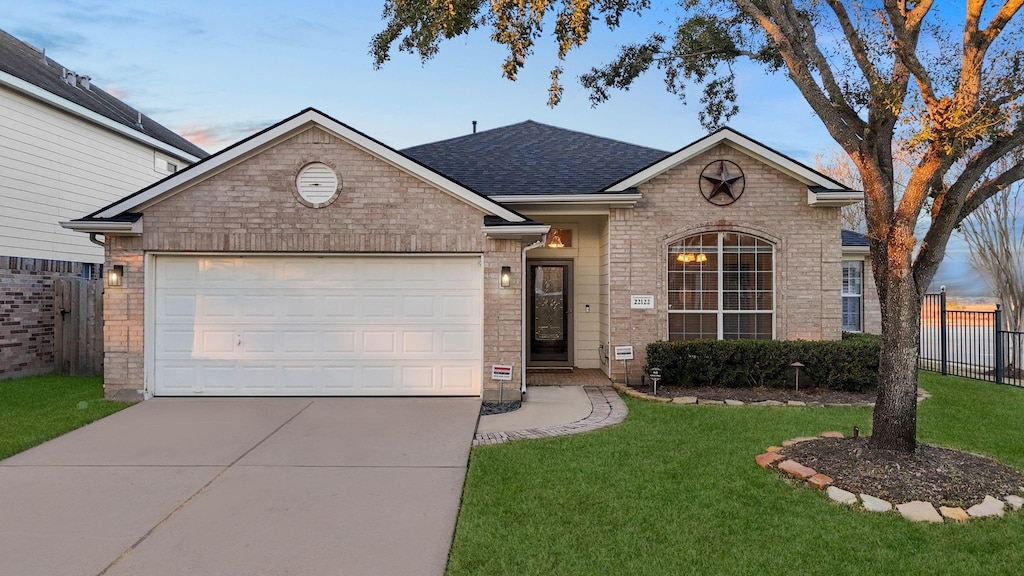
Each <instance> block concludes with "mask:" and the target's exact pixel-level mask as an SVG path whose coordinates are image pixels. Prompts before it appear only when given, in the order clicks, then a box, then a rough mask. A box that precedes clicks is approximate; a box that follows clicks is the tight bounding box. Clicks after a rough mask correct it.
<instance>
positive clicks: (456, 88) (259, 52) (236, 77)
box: [0, 0, 987, 296]
mask: <svg viewBox="0 0 1024 576" xmlns="http://www.w3.org/2000/svg"><path fill="white" fill-rule="evenodd" d="M652 4H654V8H653V9H652V10H650V11H648V12H647V13H645V14H644V15H643V16H637V15H630V16H628V17H626V18H625V19H624V21H623V26H622V27H620V28H618V29H616V30H615V31H608V30H607V29H606V28H604V27H603V25H595V27H594V32H593V33H592V35H591V38H590V40H589V41H588V43H587V44H586V45H585V46H584V47H583V48H581V49H578V50H574V51H573V52H572V53H570V55H569V57H568V59H567V61H566V62H565V63H564V64H563V67H564V69H565V71H564V72H563V74H562V79H563V84H564V86H565V91H564V93H563V100H562V103H561V104H560V105H558V106H557V107H555V108H549V107H548V106H547V87H548V84H549V82H550V80H549V77H548V74H549V72H550V70H551V67H552V66H553V65H554V64H555V63H556V62H557V59H556V57H555V47H554V43H553V42H552V41H550V38H549V37H546V38H544V39H542V40H541V41H539V42H538V46H537V49H536V51H535V53H534V54H533V55H532V56H531V57H530V59H529V60H528V61H527V64H526V67H525V69H524V70H523V71H522V72H521V73H520V74H519V78H518V79H517V81H516V82H510V81H508V80H506V79H504V78H502V76H501V68H500V66H501V63H502V61H503V60H504V57H505V51H504V50H503V49H502V48H501V47H499V46H497V45H495V44H493V43H492V42H490V39H489V35H488V34H487V32H486V31H482V30H481V31H477V32H476V33H474V34H471V35H470V36H468V37H462V38H457V39H454V40H451V41H449V42H447V43H445V44H443V45H442V47H441V50H440V52H439V54H438V55H437V56H435V57H434V58H433V59H432V60H430V61H428V62H426V63H422V62H421V61H420V59H419V57H418V56H415V55H410V54H404V53H398V52H397V51H396V52H395V53H393V55H392V59H391V60H390V61H389V62H387V63H386V64H385V65H384V66H383V67H382V68H381V69H379V70H374V67H373V58H372V56H371V55H370V53H369V44H370V40H371V38H372V37H373V35H374V34H375V33H377V32H378V31H380V29H381V28H382V26H383V20H382V15H381V13H382V8H383V2H382V0H360V1H355V0H335V1H327V0H292V1H289V2H263V1H260V0H249V1H246V2H240V1H235V0H226V1H220V0H217V1H209V0H208V1H205V2H196V1H191V0H178V1H175V2H167V1H163V0H146V1H145V2H139V1H138V0H136V1H123V2H116V1H103V0H0V28H2V29H4V30H6V31H7V32H9V33H11V34H13V35H14V36H16V37H18V38H20V39H22V40H24V41H27V42H29V43H31V44H33V45H35V46H37V47H39V48H45V49H46V53H47V55H48V56H50V57H51V58H53V59H54V60H56V61H58V62H60V63H61V64H62V65H64V66H66V67H68V68H69V69H71V70H74V71H75V72H77V73H79V74H85V75H89V76H91V77H92V79H93V82H94V83H95V84H97V85H98V86H100V87H101V88H103V89H105V90H107V91H108V92H110V93H111V94H113V95H115V96H117V97H119V98H121V99H122V100H124V101H125V102H127V103H128V104H129V105H131V106H133V107H135V108H137V109H138V110H140V111H142V112H143V113H145V114H147V115H149V116H150V117H152V118H153V119H155V120H156V121H158V122H160V123H161V124H164V125H165V126H167V127H168V128H171V129H173V130H175V131H177V132H178V133H180V134H182V135H183V136H185V137H186V138H188V139H189V140H191V141H192V142H194V143H196V144H197V145H199V146H200V147H202V148H204V149H206V150H207V151H210V152H214V151H216V150H219V149H220V148H223V147H224V146H227V145H229V144H231V143H233V142H235V141H237V140H239V139H241V138H243V137H245V136H247V135H249V134H251V133H253V132H255V131H257V130H259V129H262V128H264V127H266V126H268V125H270V124H273V123H274V122H277V121H279V120H281V119H283V118H285V117H287V116H290V115H292V114H294V113H296V112H298V111H299V110H302V109H303V108H306V107H308V106H312V107H315V108H318V109H320V110H321V111H323V112H325V113H327V114H329V115H331V116H333V117H335V118H337V119H339V120H341V121H343V122H345V123H347V124H349V125H351V126H353V127H354V128H356V129H358V130H360V131H362V132H365V133H367V134H369V135H371V136H373V137H375V138H377V139H378V140H381V141H383V142H384V143H386V144H388V145H390V146H392V147H394V148H399V149H401V148H404V147H408V146H412V145H416V144H422V143H426V142H433V141H436V140H442V139H445V138H451V137H455V136H461V135H463V134H467V133H469V132H470V131H471V127H472V121H474V120H476V121H477V122H478V129H480V130H486V129H488V128H495V127H499V126H505V125H508V124H513V123H516V122H521V121H523V120H527V119H531V120H535V121H537V122H543V123H546V124H552V125H555V126H560V127H563V128H569V129H573V130H579V131H582V132H587V133H591V134H596V135H599V136H604V137H609V138H615V139H618V140H623V141H626V142H631V143H634V144H640V145H644V146H650V147H653V148H660V149H663V150H676V149H679V148H681V147H683V146H685V145H686V144H688V143H690V142H692V141H693V140H696V139H698V138H700V137H702V136H704V135H705V134H706V132H705V131H704V129H703V128H702V127H701V126H700V123H699V122H698V120H697V113H698V111H699V94H694V95H693V96H692V97H690V99H689V101H690V104H688V105H685V106H684V105H683V104H682V103H681V101H680V100H679V98H678V97H676V96H674V95H672V94H669V93H668V92H667V91H666V90H665V87H664V83H663V80H662V78H661V77H660V76H658V75H657V74H651V75H648V76H647V77H644V78H642V79H641V80H640V81H638V82H637V83H636V84H635V85H634V86H633V87H632V88H631V89H630V90H629V91H628V92H619V93H615V94H613V96H612V98H611V100H610V101H608V102H606V103H603V104H601V105H599V106H597V107H593V106H591V103H590V101H589V99H588V94H587V92H586V91H585V90H584V89H583V88H582V87H580V86H579V84H578V82H576V77H578V76H579V75H580V74H582V73H584V72H586V71H587V70H589V68H590V67H591V66H594V65H598V64H601V63H603V62H606V61H608V60H609V59H610V58H612V57H613V56H614V54H615V53H616V49H617V47H618V46H620V45H622V44H626V43H630V42H635V41H640V40H642V39H644V38H645V37H646V36H647V35H648V34H649V33H650V32H651V31H652V30H655V29H658V28H659V27H660V28H661V29H664V27H665V25H667V24H671V23H672V22H673V21H674V16H673V14H672V8H673V6H674V3H673V2H671V1H665V0H654V2H652ZM737 77H738V83H737V85H738V92H739V95H740V96H739V102H738V103H739V106H740V113H739V115H738V116H736V117H734V118H733V119H732V120H731V121H730V122H729V126H730V127H732V128H734V129H736V130H738V131H740V132H743V133H744V134H746V135H748V136H750V137H752V138H754V139H755V140H758V141H760V142H762V143H764V144H766V145H768V146H771V147H772V148H775V149H776V150H778V151H780V152H782V153H783V154H786V155H788V156H791V157H793V158H794V159H796V160H799V161H801V162H804V163H805V164H808V165H812V166H813V164H814V155H815V152H817V151H819V150H823V149H825V148H828V147H834V142H833V141H832V140H831V138H830V137H829V135H828V133H827V132H826V130H825V128H824V126H823V125H822V124H821V122H820V121H819V120H818V119H817V118H816V117H815V116H814V114H813V113H812V112H811V110H810V108H809V106H808V105H807V104H806V103H805V102H804V100H803V98H802V97H801V96H800V94H799V93H798V92H797V90H796V88H795V87H793V86H792V84H790V83H789V82H788V81H787V80H786V79H785V77H784V76H782V75H776V76H769V75H766V74H765V73H764V72H762V71H761V70H760V69H758V68H755V67H752V66H750V65H741V66H740V67H739V68H737ZM940 284H945V285H947V286H948V287H949V290H950V292H951V293H953V294H962V295H964V296H977V295H984V294H986V293H987V287H986V286H985V285H984V283H983V282H981V281H980V280H979V279H978V276H977V275H976V274H974V273H973V272H972V271H971V268H970V266H969V264H967V250H966V247H965V245H964V244H963V243H962V242H960V241H955V242H953V243H952V246H951V248H950V250H949V251H948V252H947V262H946V263H944V264H943V267H942V269H940V273H939V275H938V276H937V278H936V282H935V286H936V287H937V286H938V285H940Z"/></svg>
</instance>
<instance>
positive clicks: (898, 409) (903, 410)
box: [870, 277, 921, 453]
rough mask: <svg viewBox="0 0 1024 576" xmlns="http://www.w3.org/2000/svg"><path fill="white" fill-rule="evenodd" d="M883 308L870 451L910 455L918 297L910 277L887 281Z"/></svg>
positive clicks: (914, 435)
mask: <svg viewBox="0 0 1024 576" xmlns="http://www.w3.org/2000/svg"><path fill="white" fill-rule="evenodd" d="M887 288H888V290H886V291H885V297H884V298H883V302H882V303H881V304H882V307H883V310H884V311H883V313H882V351H881V357H880V358H879V366H878V398H877V400H876V401H875V412H874V419H873V423H872V429H871V442H870V446H871V447H872V448H878V449H883V450H897V451H899V452H906V453H911V452H913V451H914V450H915V449H916V448H917V355H918V348H919V346H920V339H921V296H920V295H918V292H917V288H916V286H915V285H914V281H913V280H912V279H911V278H909V277H904V278H889V279H888V287H887Z"/></svg>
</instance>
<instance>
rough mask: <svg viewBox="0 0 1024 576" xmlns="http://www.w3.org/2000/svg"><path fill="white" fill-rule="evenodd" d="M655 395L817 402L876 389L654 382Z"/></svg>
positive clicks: (848, 400)
mask: <svg viewBox="0 0 1024 576" xmlns="http://www.w3.org/2000/svg"><path fill="white" fill-rule="evenodd" d="M630 388H633V389H634V390H637V391H639V392H643V393H645V394H653V393H654V387H653V386H630ZM658 396H659V397H662V398H676V397H679V396H696V397H698V398H701V399H703V400H739V401H741V402H746V403H747V404H750V403H752V402H763V401H765V400H778V401H779V402H787V401H789V400H797V401H800V402H819V403H821V404H863V403H870V402H874V401H875V396H876V393H875V392H867V393H863V392H840V391H837V390H825V389H823V388H810V389H807V390H801V391H799V392H797V391H795V390H788V389H785V388H713V387H700V388H683V387H682V386H658Z"/></svg>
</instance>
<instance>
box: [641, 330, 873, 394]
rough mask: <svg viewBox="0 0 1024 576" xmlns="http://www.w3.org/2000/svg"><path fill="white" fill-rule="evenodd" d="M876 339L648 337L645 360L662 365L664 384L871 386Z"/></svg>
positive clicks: (866, 336)
mask: <svg viewBox="0 0 1024 576" xmlns="http://www.w3.org/2000/svg"><path fill="white" fill-rule="evenodd" d="M879 350H880V339H879V338H878V337H877V336H872V335H870V334H858V335H856V336H853V337H850V338H845V339H843V340H821V341H818V340H815V341H811V340H688V341H676V342H665V341H660V342H652V343H651V344H649V345H648V346H647V365H648V366H657V367H660V368H661V374H662V384H668V385H677V386H685V387H689V388H695V387H701V386H718V387H724V388H756V387H765V388H793V386H794V381H795V378H794V368H792V367H790V364H792V363H793V362H800V363H801V364H803V365H804V367H803V368H801V369H800V388H801V389H811V388H825V389H829V390H841V391H845V392H870V391H873V390H875V388H876V385H877V380H878V355H879Z"/></svg>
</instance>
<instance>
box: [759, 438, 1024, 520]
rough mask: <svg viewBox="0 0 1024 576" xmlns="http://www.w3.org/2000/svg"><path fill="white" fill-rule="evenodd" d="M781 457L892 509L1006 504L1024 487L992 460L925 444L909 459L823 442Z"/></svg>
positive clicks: (860, 441) (1019, 477)
mask: <svg viewBox="0 0 1024 576" xmlns="http://www.w3.org/2000/svg"><path fill="white" fill-rule="evenodd" d="M779 453H780V454H782V455H783V456H785V457H786V458H792V459H793V460H796V461H797V462H799V463H801V464H803V465H804V466H809V467H811V468H814V469H815V470H817V471H818V472H820V473H822V474H825V475H827V476H831V477H832V478H833V480H835V485H836V486H839V487H840V488H842V489H843V490H847V491H849V492H853V493H854V494H870V495H872V496H875V497H878V498H882V499H883V500H888V501H889V502H892V503H893V504H900V503H903V502H910V501H912V500H923V501H925V502H931V503H932V504H933V505H934V506H936V507H938V506H959V507H962V508H968V507H970V506H973V505H975V504H978V503H980V502H981V501H982V500H984V499H985V496H986V495H989V496H992V497H994V498H1000V499H1002V498H1004V497H1005V496H1007V495H1010V494H1019V493H1020V490H1021V489H1022V487H1024V474H1021V472H1020V471H1018V470H1016V469H1014V468H1011V467H1009V466H1006V465H1003V464H1000V463H999V462H996V461H995V460H993V459H991V458H987V457H985V456H979V455H977V454H971V453H968V452H961V451H958V450H950V449H947V448H938V447H935V446H927V445H924V444H919V445H918V447H917V451H916V452H915V453H914V454H913V455H909V456H908V455H905V454H901V453H897V452H891V451H888V450H872V449H870V448H868V440H867V439H866V438H820V439H817V440H813V441H807V442H801V443H799V444H794V445H793V446H789V447H787V448H783V449H782V450H781V451H780V452H779Z"/></svg>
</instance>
